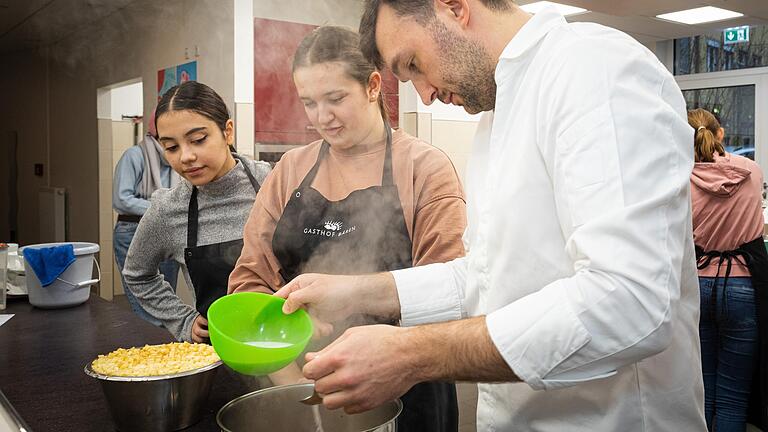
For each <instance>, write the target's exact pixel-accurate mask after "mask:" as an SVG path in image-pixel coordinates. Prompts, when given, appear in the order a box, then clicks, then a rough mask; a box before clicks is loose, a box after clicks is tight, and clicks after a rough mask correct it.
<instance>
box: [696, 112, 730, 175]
mask: <svg viewBox="0 0 768 432" xmlns="http://www.w3.org/2000/svg"><path fill="white" fill-rule="evenodd" d="M688 124H689V125H691V127H692V128H694V129H696V132H694V134H693V148H694V151H695V157H696V162H714V161H715V152H717V153H718V154H719V155H724V154H725V149H724V148H723V144H722V143H721V142H719V141H718V140H717V134H718V132H720V127H721V126H720V122H719V121H717V119H716V118H715V116H714V115H712V113H711V112H709V111H707V110H704V109H701V108H697V109H694V110H690V111H688Z"/></svg>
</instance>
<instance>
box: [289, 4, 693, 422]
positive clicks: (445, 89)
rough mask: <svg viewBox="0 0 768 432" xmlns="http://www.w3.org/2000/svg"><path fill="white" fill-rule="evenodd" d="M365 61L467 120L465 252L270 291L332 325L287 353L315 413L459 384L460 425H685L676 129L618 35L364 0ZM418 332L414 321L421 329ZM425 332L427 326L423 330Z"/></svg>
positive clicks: (685, 170)
mask: <svg viewBox="0 0 768 432" xmlns="http://www.w3.org/2000/svg"><path fill="white" fill-rule="evenodd" d="M365 8H366V10H365V12H364V17H363V20H362V22H361V27H360V29H361V34H362V39H363V45H362V46H363V48H364V51H365V53H366V55H367V56H368V57H370V58H372V59H374V60H376V61H378V62H379V63H380V64H381V65H382V66H387V67H390V68H391V69H392V70H393V71H394V72H395V74H396V76H397V77H398V78H399V79H401V80H404V81H405V80H409V81H412V82H413V84H414V85H415V87H416V89H417V91H418V92H419V94H420V96H421V98H422V99H423V100H424V102H425V103H426V104H429V103H431V102H433V101H434V100H435V99H440V100H442V101H443V102H446V103H453V104H455V105H463V106H464V108H465V109H466V110H467V111H468V112H470V113H476V112H481V111H487V112H486V113H484V114H483V117H482V120H481V121H480V125H479V129H478V132H477V136H476V138H475V142H474V146H473V148H472V157H471V160H470V163H469V168H468V177H467V185H466V186H467V196H468V203H467V204H468V206H467V207H468V210H469V211H468V217H469V227H468V229H467V232H466V236H465V237H466V244H467V256H466V257H464V258H460V259H457V260H454V261H452V262H448V263H444V264H432V265H428V266H423V267H417V268H412V269H406V270H399V271H395V272H391V273H383V274H377V275H366V276H327V275H311V274H310V275H302V276H300V277H299V278H297V279H295V280H294V281H292V282H291V283H289V284H288V285H287V286H285V287H284V288H283V289H282V290H281V291H279V292H278V295H280V296H283V297H287V298H288V301H287V302H286V305H285V307H284V310H285V311H287V312H290V311H292V310H294V309H296V308H298V307H305V308H306V309H308V310H309V312H310V313H311V314H313V315H314V316H315V317H316V318H317V319H319V320H323V321H336V320H339V319H343V318H345V317H347V316H349V315H350V314H354V313H367V314H373V315H377V316H380V317H382V318H390V319H400V322H401V324H402V327H392V326H368V327H358V328H354V329H351V330H349V331H347V332H346V333H345V334H344V335H343V336H342V337H341V338H339V339H338V340H337V341H335V342H334V343H333V344H331V345H330V346H328V347H327V348H326V349H324V350H323V351H321V352H320V353H310V354H308V355H307V357H308V359H309V360H310V361H309V363H307V365H306V367H305V368H304V374H305V376H306V377H307V378H310V379H314V380H316V384H315V385H316V389H317V390H318V392H320V393H322V394H324V395H325V399H324V403H325V405H326V406H327V407H328V408H339V407H344V408H345V409H346V410H347V411H349V412H357V411H361V410H365V409H370V408H372V407H374V406H376V405H378V404H381V403H383V402H384V401H387V400H391V399H394V398H396V397H398V396H400V395H402V394H403V393H404V392H405V391H406V390H407V389H408V388H409V387H410V386H412V385H413V384H415V383H417V382H421V381H434V380H461V381H476V382H479V383H481V384H480V385H479V389H480V393H479V400H478V412H477V421H478V430H479V431H529V430H530V431H533V430H535V431H558V432H560V431H569V432H572V431H589V432H593V431H623V432H624V431H648V432H659V431H674V432H678V431H705V430H706V425H705V422H704V415H703V399H704V397H703V386H702V378H701V364H700V353H699V335H698V321H699V293H698V282H697V278H696V268H695V262H694V261H695V258H694V247H693V240H692V238H693V237H692V232H691V204H690V196H689V176H690V173H691V169H692V166H693V154H692V147H693V141H692V138H693V131H692V129H691V128H690V127H689V126H688V123H687V121H686V111H685V101H684V100H683V97H682V95H681V93H680V89H679V88H678V86H677V85H676V83H675V80H674V78H673V77H672V75H670V73H669V72H668V71H667V70H666V69H665V68H664V66H663V65H662V64H660V63H659V61H658V60H657V59H656V57H655V56H654V55H653V54H652V53H651V52H650V51H648V50H647V49H646V48H644V47H643V46H642V45H640V44H639V43H638V42H636V41H635V40H633V39H632V38H631V37H629V36H627V35H625V34H623V33H621V32H619V31H616V30H613V29H610V28H606V27H603V26H600V25H596V24H589V23H572V24H569V23H567V22H566V21H565V19H564V18H563V17H562V16H561V15H559V14H558V13H557V12H556V11H554V10H551V9H550V10H546V11H542V12H540V13H538V14H536V15H535V16H533V17H532V16H530V15H528V14H526V13H525V12H523V11H521V10H520V9H519V8H518V7H517V6H515V5H514V4H513V3H511V2H508V1H507V0H366V2H365ZM429 323H432V324H429ZM427 324H429V325H427Z"/></svg>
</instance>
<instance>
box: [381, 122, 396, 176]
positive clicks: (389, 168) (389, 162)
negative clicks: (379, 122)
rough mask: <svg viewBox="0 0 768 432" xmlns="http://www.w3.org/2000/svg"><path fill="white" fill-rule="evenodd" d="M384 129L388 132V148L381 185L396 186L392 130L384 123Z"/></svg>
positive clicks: (387, 123)
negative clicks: (393, 169)
mask: <svg viewBox="0 0 768 432" xmlns="http://www.w3.org/2000/svg"><path fill="white" fill-rule="evenodd" d="M384 129H386V131H387V146H386V149H385V150H384V152H385V153H384V169H383V171H382V173H381V185H382V186H392V185H393V184H395V180H394V178H393V175H392V128H390V127H389V122H388V121H385V122H384Z"/></svg>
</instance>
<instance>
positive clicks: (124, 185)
mask: <svg viewBox="0 0 768 432" xmlns="http://www.w3.org/2000/svg"><path fill="white" fill-rule="evenodd" d="M154 117H155V113H154V111H153V112H152V117H151V118H150V121H149V128H148V132H147V133H146V134H145V135H144V138H143V139H142V140H141V141H139V142H138V143H136V145H134V146H132V147H130V148H129V149H128V150H126V151H125V152H124V153H123V155H122V156H121V157H120V161H118V163H117V167H116V168H115V176H114V178H113V189H112V207H113V208H114V209H115V211H116V212H117V214H118V216H117V223H116V224H115V230H114V235H113V245H114V248H115V261H116V262H117V267H118V269H119V270H120V280H121V281H122V283H123V287H125V286H126V283H125V278H124V277H123V274H122V273H123V267H124V266H125V257H126V255H127V254H128V247H129V246H130V245H131V241H132V240H133V236H134V234H136V228H137V227H138V226H139V221H140V220H141V217H142V215H144V212H145V211H147V209H148V208H149V198H150V197H151V196H152V193H153V192H154V191H155V190H157V189H159V188H170V187H172V186H174V185H175V184H177V183H178V182H179V176H178V174H176V172H175V171H173V170H172V169H171V166H170V165H169V164H168V161H166V160H165V156H164V154H163V153H164V152H163V148H162V146H161V145H160V143H158V142H157V131H156V130H155V121H154ZM160 272H161V273H162V274H163V277H164V279H165V280H166V281H168V283H169V284H170V285H171V287H172V288H173V290H174V291H175V290H176V281H177V278H178V274H179V265H178V264H177V263H176V262H175V261H173V260H168V261H164V262H163V263H161V264H160ZM124 291H125V297H126V298H127V299H128V302H129V303H130V305H131V309H133V311H134V312H135V313H136V314H137V315H138V316H140V317H141V318H143V319H144V320H146V321H148V322H150V323H152V324H154V325H156V326H160V325H161V323H160V321H158V320H157V319H155V318H154V317H152V316H150V315H149V314H148V313H147V312H146V311H145V310H144V308H143V307H141V305H140V304H139V302H138V300H136V297H134V295H133V294H132V293H131V291H130V290H128V289H124Z"/></svg>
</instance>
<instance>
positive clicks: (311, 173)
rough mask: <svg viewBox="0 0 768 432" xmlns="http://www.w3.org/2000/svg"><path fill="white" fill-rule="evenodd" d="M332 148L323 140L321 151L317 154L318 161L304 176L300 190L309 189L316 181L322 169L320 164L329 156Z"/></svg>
mask: <svg viewBox="0 0 768 432" xmlns="http://www.w3.org/2000/svg"><path fill="white" fill-rule="evenodd" d="M330 147H331V145H330V144H328V141H326V140H323V144H322V145H321V146H320V151H319V152H317V160H316V161H315V164H314V165H312V169H311V170H309V172H308V173H307V175H305V176H304V180H302V181H301V184H300V185H299V189H305V188H307V187H309V186H310V185H311V184H312V181H314V180H315V176H316V175H317V170H318V169H319V168H320V162H322V161H323V159H325V155H327V154H328V149H329V148H330Z"/></svg>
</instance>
